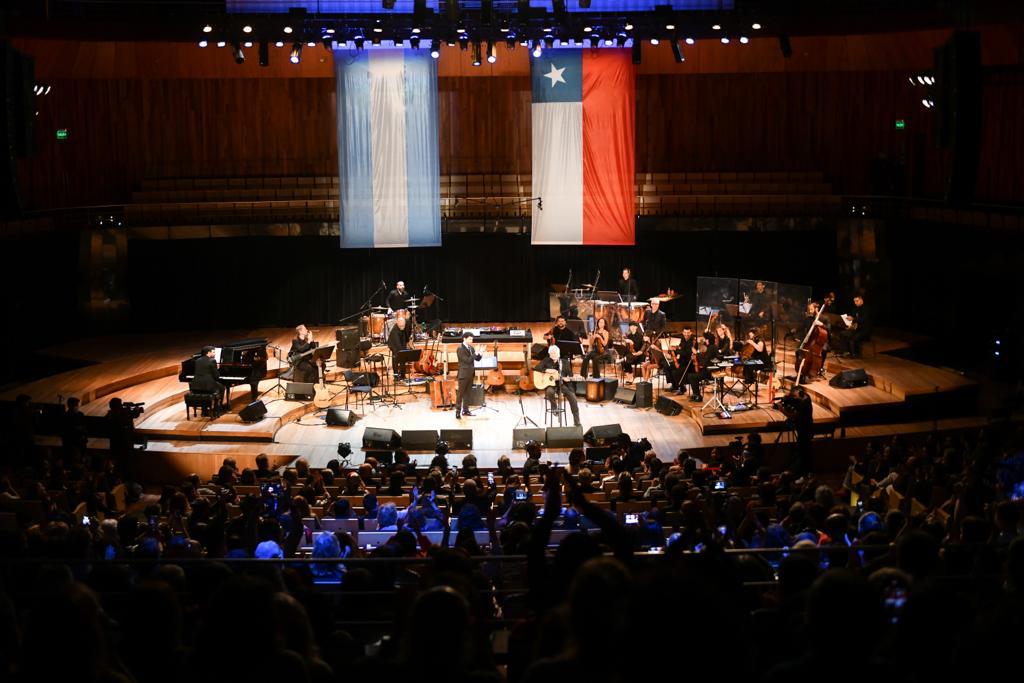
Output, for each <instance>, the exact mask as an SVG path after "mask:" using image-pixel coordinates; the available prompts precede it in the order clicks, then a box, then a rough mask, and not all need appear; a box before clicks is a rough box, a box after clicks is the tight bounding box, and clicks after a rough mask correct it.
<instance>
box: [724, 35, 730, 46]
mask: <svg viewBox="0 0 1024 683" xmlns="http://www.w3.org/2000/svg"><path fill="white" fill-rule="evenodd" d="M728 44H729V36H722V45H728Z"/></svg>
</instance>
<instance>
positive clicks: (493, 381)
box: [484, 342, 505, 387]
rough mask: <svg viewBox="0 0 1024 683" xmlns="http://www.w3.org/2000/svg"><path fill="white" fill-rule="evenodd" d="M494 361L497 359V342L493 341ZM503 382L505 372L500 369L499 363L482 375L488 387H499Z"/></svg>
mask: <svg viewBox="0 0 1024 683" xmlns="http://www.w3.org/2000/svg"><path fill="white" fill-rule="evenodd" d="M494 361H495V363H497V361H498V342H494ZM504 383H505V373H503V372H502V371H501V364H498V366H497V367H495V368H492V369H490V370H488V371H487V375H486V376H485V377H484V384H486V385H487V386H489V387H500V386H501V385H503V384H504Z"/></svg>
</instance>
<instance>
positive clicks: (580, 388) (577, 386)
mask: <svg viewBox="0 0 1024 683" xmlns="http://www.w3.org/2000/svg"><path fill="white" fill-rule="evenodd" d="M572 390H573V393H574V394H576V396H578V397H579V398H586V397H587V380H585V379H582V380H579V379H577V380H573V381H572Z"/></svg>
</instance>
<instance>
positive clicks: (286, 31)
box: [284, 26, 292, 33]
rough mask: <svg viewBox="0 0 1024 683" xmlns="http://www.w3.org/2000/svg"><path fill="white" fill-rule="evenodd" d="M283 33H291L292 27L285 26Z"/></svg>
mask: <svg viewBox="0 0 1024 683" xmlns="http://www.w3.org/2000/svg"><path fill="white" fill-rule="evenodd" d="M284 32H285V33H291V32H292V27H291V26H285V27H284Z"/></svg>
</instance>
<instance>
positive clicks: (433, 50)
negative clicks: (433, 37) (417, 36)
mask: <svg viewBox="0 0 1024 683" xmlns="http://www.w3.org/2000/svg"><path fill="white" fill-rule="evenodd" d="M431 42H433V41H431ZM430 56H431V57H433V58H434V59H438V58H439V57H440V56H441V44H440V43H434V44H433V45H431V47H430Z"/></svg>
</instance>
